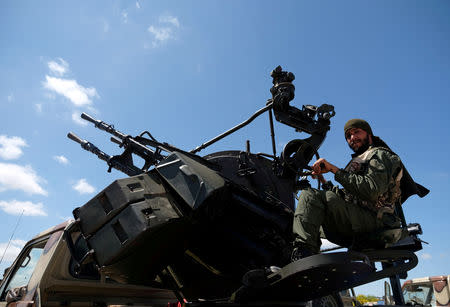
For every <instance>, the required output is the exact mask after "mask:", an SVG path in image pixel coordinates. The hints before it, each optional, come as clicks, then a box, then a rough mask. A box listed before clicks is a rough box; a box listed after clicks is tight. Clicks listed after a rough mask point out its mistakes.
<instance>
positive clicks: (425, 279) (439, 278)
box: [403, 275, 450, 286]
mask: <svg viewBox="0 0 450 307" xmlns="http://www.w3.org/2000/svg"><path fill="white" fill-rule="evenodd" d="M446 280H450V275H438V276H428V277H420V278H413V279H410V280H407V281H405V282H404V284H403V285H404V286H405V285H410V284H419V283H428V282H436V281H446Z"/></svg>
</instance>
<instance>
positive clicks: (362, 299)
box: [356, 294, 378, 305]
mask: <svg viewBox="0 0 450 307" xmlns="http://www.w3.org/2000/svg"><path fill="white" fill-rule="evenodd" d="M356 299H357V300H358V302H359V303H360V304H361V305H362V304H365V303H368V302H377V301H378V297H376V296H373V295H367V296H366V295H364V294H359V295H358V296H356Z"/></svg>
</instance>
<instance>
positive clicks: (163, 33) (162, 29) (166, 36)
mask: <svg viewBox="0 0 450 307" xmlns="http://www.w3.org/2000/svg"><path fill="white" fill-rule="evenodd" d="M159 24H160V25H150V26H149V27H148V29H147V31H148V32H150V33H151V34H152V35H153V41H152V46H153V47H158V46H159V45H161V44H163V43H165V42H167V41H168V40H172V39H175V30H176V29H177V28H179V27H180V22H179V21H178V18H177V17H174V16H170V15H163V16H160V17H159ZM161 24H163V25H161ZM145 47H146V46H145Z"/></svg>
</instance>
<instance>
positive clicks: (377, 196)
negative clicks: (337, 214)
mask: <svg viewBox="0 0 450 307" xmlns="http://www.w3.org/2000/svg"><path fill="white" fill-rule="evenodd" d="M402 175H403V167H402V163H401V160H400V158H399V157H398V156H397V155H396V154H394V153H393V152H391V151H390V150H388V149H386V148H383V147H372V146H370V147H369V148H368V149H367V150H366V151H365V152H364V153H362V154H360V155H357V156H356V155H354V156H353V159H352V160H351V161H350V162H349V163H348V164H347V166H346V167H345V168H344V169H340V170H338V171H337V172H336V174H335V180H336V181H337V182H339V183H340V184H341V185H342V186H343V187H344V190H343V191H344V198H345V200H346V201H348V202H353V203H357V204H359V205H361V206H364V207H367V208H368V209H370V210H373V211H375V212H377V216H378V217H379V218H381V216H382V215H383V213H385V212H388V213H393V212H394V207H395V204H396V203H398V202H400V195H401V191H400V179H401V177H402Z"/></svg>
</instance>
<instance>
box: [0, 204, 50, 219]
mask: <svg viewBox="0 0 450 307" xmlns="http://www.w3.org/2000/svg"><path fill="white" fill-rule="evenodd" d="M0 209H2V210H3V211H5V212H6V213H9V214H12V215H20V214H22V212H23V215H25V216H47V212H45V211H44V205H43V204H42V203H36V204H35V203H32V202H31V201H18V200H11V201H0Z"/></svg>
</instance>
